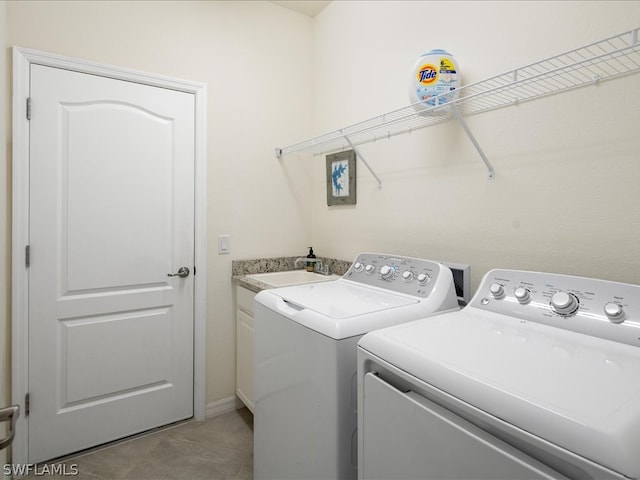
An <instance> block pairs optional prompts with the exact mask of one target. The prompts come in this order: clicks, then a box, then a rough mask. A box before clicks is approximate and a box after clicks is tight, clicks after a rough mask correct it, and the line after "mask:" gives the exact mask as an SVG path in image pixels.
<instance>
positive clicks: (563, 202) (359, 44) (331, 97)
mask: <svg viewBox="0 0 640 480" xmlns="http://www.w3.org/2000/svg"><path fill="white" fill-rule="evenodd" d="M638 18H640V2H637V1H636V2H613V1H606V2H604V1H603V2H590V1H586V2H520V1H518V2H515V1H514V2H475V1H472V2H418V1H409V2H402V1H391V2H386V1H372V2H367V1H360V0H359V1H354V2H349V1H344V0H340V1H337V2H333V3H332V4H331V5H329V7H327V9H325V10H324V11H323V12H322V13H321V14H320V15H319V16H318V17H316V19H315V20H313V21H312V20H311V19H309V18H305V17H303V16H301V15H298V14H296V13H293V12H290V11H288V10H285V9H282V8H280V7H277V6H275V5H272V4H270V3H269V2H264V1H259V2H238V1H233V2H224V1H208V2H75V1H72V2H57V1H45V2H35V1H34V2H22V1H15V2H9V3H8V4H7V5H6V12H5V5H4V4H2V3H0V27H3V26H4V25H5V22H6V23H8V26H9V29H8V40H7V45H9V46H11V45H17V46H22V47H28V48H35V49H40V50H45V51H49V52H53V53H58V54H63V55H69V56H74V57H79V58H85V59H89V60H93V61H97V62H103V63H108V64H114V65H118V66H122V67H127V68H133V69H137V70H143V71H150V72H154V73H158V74H165V75H170V76H174V77H179V78H185V79H190V80H197V81H202V82H206V83H207V85H208V97H209V98H208V103H209V104H208V121H209V129H208V145H209V154H208V168H209V172H208V182H209V192H208V195H209V200H208V235H209V242H210V245H211V247H210V249H209V252H208V254H209V263H208V278H209V302H208V308H209V313H208V323H207V329H208V331H207V348H208V358H207V401H208V402H213V401H216V400H219V399H223V398H226V397H228V396H230V395H233V393H234V373H235V372H234V334H235V330H234V323H233V308H232V300H233V295H232V290H231V283H230V281H229V278H230V275H231V260H232V259H234V258H255V257H261V256H276V255H296V254H303V253H304V248H305V247H306V246H307V245H309V244H313V245H314V249H315V250H316V252H317V253H318V254H319V255H322V256H330V257H337V258H344V259H351V258H353V256H354V255H355V254H356V253H357V252H359V251H362V250H380V251H388V252H394V253H399V254H407V255H413V256H419V257H426V258H433V259H442V260H449V261H454V262H461V263H468V264H470V265H471V267H472V281H473V285H472V287H473V288H475V287H476V286H477V284H478V282H479V280H480V278H481V276H482V275H483V274H484V273H485V272H486V271H487V270H488V269H490V268H492V267H514V268H528V269H533V270H548V271H555V272H562V273H570V274H578V275H589V276H594V277H601V278H608V279H614V280H619V281H624V282H630V283H639V284H640V268H639V267H640V248H639V247H640V216H639V215H638V213H637V212H638V211H640V196H639V195H638V194H637V188H638V187H637V186H638V180H640V163H639V162H638V158H637V157H638V152H640V136H638V135H637V125H638V124H640V89H638V88H637V85H638V79H639V78H640V76H638V75H636V76H632V77H629V78H624V79H621V80H616V81H613V82H610V83H605V84H603V85H600V86H598V87H589V88H587V89H583V90H581V91H577V92H572V93H567V94H564V95H560V96H555V97H551V98H548V99H544V100H539V101H536V102H534V103H530V104H524V105H520V106H518V107H510V108H507V109H504V110H501V111H498V112H493V113H489V114H483V115H480V116H477V117H474V118H471V119H469V125H470V127H471V128H472V130H473V131H474V133H475V135H476V136H477V138H478V140H479V141H480V143H481V145H482V147H483V148H484V150H485V152H486V153H487V155H488V156H489V158H490V160H491V161H492V163H493V164H494V167H495V169H496V174H497V176H496V179H495V180H493V181H489V180H487V179H486V171H485V170H484V167H483V165H482V163H481V162H480V160H479V158H478V156H477V153H476V152H475V151H474V149H473V148H472V146H471V145H470V143H469V141H468V139H467V138H466V137H465V136H464V134H463V132H462V130H461V129H460V128H459V127H458V126H456V125H455V124H448V125H442V126H438V127H433V128H430V129H427V130H423V131H420V132H414V133H412V134H411V135H405V136H402V137H396V138H394V139H392V140H388V141H386V140H385V141H381V142H377V143H376V144H372V145H367V146H363V147H362V148H361V150H362V152H363V154H364V155H366V157H367V159H368V160H369V161H370V163H371V164H372V166H373V167H374V168H375V170H376V171H377V173H378V174H379V175H380V177H381V179H382V182H383V189H382V190H378V189H377V188H376V185H375V183H374V181H373V178H372V177H371V176H370V174H369V173H368V172H367V171H366V170H365V169H364V168H363V166H362V164H359V174H358V204H357V205H356V206H355V207H341V208H336V207H333V208H328V207H327V206H326V201H325V178H324V159H323V157H315V158H313V159H309V158H308V157H307V156H306V155H291V156H289V157H287V158H285V159H283V160H281V161H278V160H277V159H276V157H275V155H274V154H273V148H274V147H276V146H284V145H287V144H291V143H295V142H297V141H300V140H304V139H306V138H307V137H308V136H310V135H311V134H319V133H324V132H326V131H329V130H334V129H337V128H340V127H343V126H346V125H348V124H350V123H353V122H357V121H360V120H364V119H366V118H368V117H370V116H374V115H378V114H381V113H384V112H385V111H388V110H392V109H395V108H399V107H403V106H405V105H407V104H408V103H409V102H408V99H407V86H408V74H409V69H410V68H411V66H412V65H413V62H414V61H415V59H416V58H417V56H418V55H419V54H420V53H422V52H423V51H425V50H428V49H431V48H445V49H448V50H450V51H451V52H452V53H453V54H454V55H455V56H456V58H457V60H458V62H459V63H460V68H461V71H462V75H463V81H464V82H465V83H470V82H473V81H479V80H482V79H483V78H486V77H488V76H491V75H494V74H498V73H502V72H503V71H507V70H509V69H512V68H517V67H519V66H522V65H524V64H527V63H530V62H535V61H538V60H541V59H543V58H544V57H546V56H551V55H554V54H556V53H560V52H562V51H565V50H567V49H570V48H574V47H578V46H581V45H583V44H586V43H589V42H592V41H596V40H599V39H601V38H603V37H606V36H608V35H612V34H615V33H618V32H621V31H624V30H629V29H631V28H635V27H638V25H637V24H636V23H634V22H637V19H638ZM3 31H4V30H3ZM3 39H4V38H3V36H0V41H2V40H3ZM3 45H4V43H3ZM5 52H7V49H6V48H5ZM8 58H10V53H7V54H6V55H5V57H4V58H3V59H2V61H0V66H3V67H4V63H5V61H8V60H7V59H8ZM2 77H3V79H4V77H5V75H2ZM0 92H2V94H5V92H7V89H6V88H3V85H2V84H0ZM6 95H7V98H9V97H8V93H6ZM0 98H2V97H0ZM1 111H2V112H3V114H0V122H2V121H4V117H5V116H7V115H8V112H9V106H8V105H7V106H6V107H4V108H2V110H1ZM312 114H313V115H312ZM312 118H313V125H312ZM5 130H6V129H5V128H3V124H2V123H0V144H2V145H7V147H6V148H9V147H8V145H9V143H10V142H9V141H8V139H7V141H6V142H4V141H2V140H3V139H2V136H3V135H4V132H5ZM5 150H6V149H2V152H1V156H0V197H2V198H4V199H6V203H2V205H8V204H9V202H8V201H9V198H10V189H9V185H8V182H9V181H10V180H9V169H8V167H7V166H6V162H5ZM8 208H9V207H2V208H1V209H0V312H2V317H0V358H1V359H2V362H3V363H2V365H3V367H1V368H0V386H2V387H3V391H2V394H0V400H2V398H3V396H4V398H6V395H7V392H6V385H7V381H8V375H9V367H8V355H9V347H8V341H9V340H8V338H9V332H10V331H9V318H8V315H7V314H6V313H5V312H8V308H9V307H8V294H9V253H8V251H7V249H8V248H9V237H10V228H9V224H8V222H9V220H8V218H9V213H8ZM219 234H230V235H231V250H232V254H231V255H218V254H217V251H216V237H217V235H219ZM310 242H312V243H310ZM5 362H7V363H5Z"/></svg>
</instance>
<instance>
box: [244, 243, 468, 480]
mask: <svg viewBox="0 0 640 480" xmlns="http://www.w3.org/2000/svg"><path fill="white" fill-rule="evenodd" d="M453 310H458V299H457V297H456V293H455V288H454V283H453V277H452V274H451V270H449V268H447V267H445V266H444V265H442V264H439V263H435V262H431V261H428V260H423V259H417V258H409V257H401V256H395V255H385V254H378V253H361V254H359V255H358V256H357V258H356V259H355V261H354V263H353V264H352V266H351V268H350V269H349V271H348V272H347V273H346V274H345V275H344V276H343V277H342V278H340V279H338V280H335V281H329V282H322V283H314V284H307V285H298V286H293V287H284V288H277V289H273V290H264V291H262V292H260V293H259V294H258V295H257V296H256V297H255V300H254V315H255V380H254V392H255V414H254V478H255V479H257V480H260V479H278V480H285V479H296V480H302V479H327V480H329V479H330V480H337V479H347V478H356V476H357V471H356V462H357V435H356V426H357V414H356V405H357V391H356V383H357V382H356V378H357V375H356V372H357V363H356V344H357V341H358V339H359V338H360V337H361V336H362V335H363V334H364V333H366V332H369V331H371V330H374V329H376V328H382V327H386V326H389V325H394V324H397V323H402V322H406V321H409V320H414V319H416V318H423V317H425V316H429V315H432V314H434V313H437V312H444V311H453Z"/></svg>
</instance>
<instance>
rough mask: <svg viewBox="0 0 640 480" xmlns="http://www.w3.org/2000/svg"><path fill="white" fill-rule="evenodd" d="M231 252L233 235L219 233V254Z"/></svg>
mask: <svg viewBox="0 0 640 480" xmlns="http://www.w3.org/2000/svg"><path fill="white" fill-rule="evenodd" d="M230 252H231V237H230V236H229V235H218V254H225V253H230Z"/></svg>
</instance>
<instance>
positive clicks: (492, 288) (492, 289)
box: [489, 283, 504, 298]
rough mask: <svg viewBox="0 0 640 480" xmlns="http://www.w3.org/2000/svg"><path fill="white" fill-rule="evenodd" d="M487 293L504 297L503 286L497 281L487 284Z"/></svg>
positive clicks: (495, 296)
mask: <svg viewBox="0 0 640 480" xmlns="http://www.w3.org/2000/svg"><path fill="white" fill-rule="evenodd" d="M489 293H491V296H493V298H502V297H504V286H503V285H501V284H499V283H492V284H491V285H489Z"/></svg>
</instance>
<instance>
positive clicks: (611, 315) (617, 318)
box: [604, 302, 624, 323]
mask: <svg viewBox="0 0 640 480" xmlns="http://www.w3.org/2000/svg"><path fill="white" fill-rule="evenodd" d="M604 313H605V315H606V316H607V318H608V319H609V321H610V322H612V323H622V322H624V309H623V308H622V306H620V305H618V304H617V303H615V302H609V303H607V304H606V305H605V306H604Z"/></svg>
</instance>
